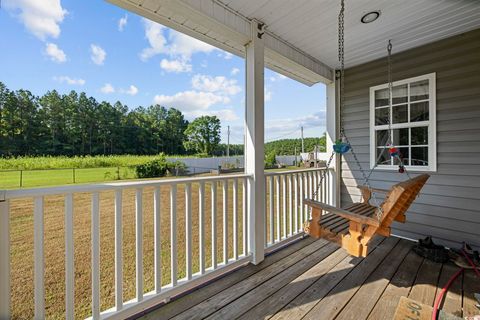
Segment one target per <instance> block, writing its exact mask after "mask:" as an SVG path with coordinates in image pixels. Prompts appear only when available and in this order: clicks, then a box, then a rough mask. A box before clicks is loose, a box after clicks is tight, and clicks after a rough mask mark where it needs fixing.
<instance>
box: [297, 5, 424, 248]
mask: <svg viewBox="0 0 480 320" xmlns="http://www.w3.org/2000/svg"><path fill="white" fill-rule="evenodd" d="M344 8H345V6H344V0H341V9H340V14H339V16H338V30H339V37H338V57H339V61H340V79H339V82H340V94H339V97H340V110H343V107H344ZM387 51H388V84H389V108H388V110H389V111H388V116H387V123H388V130H387V131H388V134H387V138H386V140H385V144H384V145H383V148H382V152H380V154H379V155H378V157H377V159H376V161H375V164H374V166H373V167H372V169H371V170H370V172H369V173H368V174H365V172H364V170H363V169H362V166H361V164H360V162H359V161H358V158H357V155H356V154H355V152H354V150H353V148H352V145H351V144H350V142H349V140H348V137H347V136H346V135H345V130H344V126H343V121H341V124H340V137H341V140H338V141H336V143H335V145H334V146H333V152H332V155H331V156H330V159H329V160H328V162H327V168H328V167H329V166H330V163H331V162H332V159H333V158H334V156H335V154H339V155H342V154H345V153H347V152H349V151H350V153H351V154H352V156H353V159H354V160H355V162H356V163H357V166H358V167H359V169H360V172H361V173H362V175H363V179H364V181H365V182H364V185H362V186H358V188H359V189H360V191H361V194H362V197H363V202H360V203H353V204H351V205H349V206H346V207H344V208H336V207H333V206H331V205H328V204H326V203H322V202H319V201H316V200H314V199H315V197H316V195H317V194H318V191H319V187H320V185H321V184H322V181H323V179H324V177H325V172H324V173H323V174H322V176H321V178H320V182H319V184H318V186H317V189H316V191H315V193H314V194H313V199H305V200H304V203H305V204H306V205H308V206H309V207H311V209H312V211H311V219H310V220H308V221H307V222H306V225H305V232H306V233H308V234H309V235H311V236H313V237H316V238H320V237H322V238H325V239H327V240H330V241H333V242H336V243H338V244H340V245H341V246H342V247H343V248H344V249H346V250H347V251H348V253H349V254H351V255H353V256H356V257H360V256H361V257H366V256H367V253H368V243H369V241H370V239H371V238H372V237H373V236H374V235H375V234H379V235H382V236H386V237H388V236H390V225H391V224H392V222H393V221H399V222H405V220H406V217H405V213H406V211H407V210H408V208H409V207H410V205H411V204H412V202H413V201H414V200H415V198H416V197H417V196H418V194H419V193H420V190H421V189H422V187H423V185H424V184H425V183H426V181H427V180H428V178H429V177H430V176H429V175H428V174H421V175H419V176H417V177H415V178H411V177H410V175H409V173H408V172H407V170H406V168H405V166H404V164H403V159H402V158H401V154H400V152H399V151H398V149H397V148H395V147H394V146H393V143H392V138H391V132H392V129H391V121H390V116H391V112H390V109H391V106H392V87H393V84H392V76H391V51H392V44H391V42H390V41H389V42H388V46H387ZM341 120H343V119H341ZM387 149H388V150H389V153H390V157H391V159H392V160H391V161H396V162H397V163H398V166H399V169H398V171H399V172H400V173H406V174H407V176H408V178H409V179H408V180H406V181H403V182H400V183H397V184H395V185H394V186H392V188H391V189H390V190H384V189H378V188H372V187H371V186H370V183H369V178H370V176H371V174H372V173H373V170H374V169H375V168H376V167H377V165H378V163H379V160H380V159H381V158H382V156H383V153H384V152H385V150H387ZM376 193H383V194H385V200H384V201H383V202H382V203H381V204H378V201H377V199H376V197H375V194H376ZM371 201H373V202H374V203H375V205H372V204H371ZM323 213H325V214H323Z"/></svg>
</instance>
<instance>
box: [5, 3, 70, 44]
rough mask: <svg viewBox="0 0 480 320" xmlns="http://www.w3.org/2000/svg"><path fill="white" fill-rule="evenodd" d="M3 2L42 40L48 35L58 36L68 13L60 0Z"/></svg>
mask: <svg viewBox="0 0 480 320" xmlns="http://www.w3.org/2000/svg"><path fill="white" fill-rule="evenodd" d="M3 4H4V5H5V8H7V9H8V10H9V11H11V12H13V13H14V14H15V15H17V17H18V19H19V20H20V21H21V22H22V23H23V24H24V25H25V28H26V29H27V30H28V31H29V32H31V33H32V34H33V35H35V36H36V37H37V38H39V39H40V40H42V41H44V40H46V39H47V37H52V38H58V36H59V35H60V32H61V30H60V23H61V22H62V21H63V19H64V18H65V15H66V14H67V13H68V12H67V10H65V9H63V8H62V5H61V3H60V0H42V1H39V0H4V1H3Z"/></svg>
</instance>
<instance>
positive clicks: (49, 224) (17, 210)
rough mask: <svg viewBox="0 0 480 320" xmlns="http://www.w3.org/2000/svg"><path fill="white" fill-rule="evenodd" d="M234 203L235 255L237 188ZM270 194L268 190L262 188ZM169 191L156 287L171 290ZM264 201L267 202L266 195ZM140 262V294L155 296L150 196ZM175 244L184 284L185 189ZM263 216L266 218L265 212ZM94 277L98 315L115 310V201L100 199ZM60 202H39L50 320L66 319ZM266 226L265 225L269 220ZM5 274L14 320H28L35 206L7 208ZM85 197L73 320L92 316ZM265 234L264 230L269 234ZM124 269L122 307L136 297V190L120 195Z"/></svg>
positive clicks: (165, 191) (77, 231)
mask: <svg viewBox="0 0 480 320" xmlns="http://www.w3.org/2000/svg"><path fill="white" fill-rule="evenodd" d="M238 190H239V197H238V199H239V201H238V230H239V232H238V234H237V236H238V240H239V241H238V243H239V253H242V252H243V247H242V241H241V239H242V236H243V233H242V232H243V231H242V230H243V227H242V221H243V220H242V218H243V211H242V187H241V183H239V188H238ZM267 190H268V188H267ZM169 193H170V187H167V186H166V187H162V188H161V212H162V216H161V229H162V232H161V234H162V235H164V236H163V238H162V239H161V252H162V283H163V284H164V285H165V284H168V283H169V282H170V238H169V234H170V215H169V214H170V203H169ZM198 198H199V196H198V185H197V184H193V185H192V218H193V221H192V231H193V232H192V234H193V271H194V272H197V271H198V270H199V267H198V261H199V260H198V255H199V250H198V229H199V223H198ZM267 199H268V195H267ZM232 203H233V201H232V182H230V185H229V193H228V216H229V219H228V239H229V241H228V245H229V250H228V251H229V255H230V257H233V252H232V247H233V234H232ZM143 204H144V205H143V232H144V235H143V254H144V260H143V262H144V273H143V274H144V281H145V284H144V291H145V292H149V291H151V290H152V289H153V280H154V272H153V266H154V265H153V189H152V188H145V189H144V190H143ZM176 205H177V239H178V240H177V241H178V242H177V244H178V252H177V254H178V265H179V268H178V271H179V278H182V277H184V276H185V206H184V205H185V194H184V185H182V184H180V185H178V190H177V202H176ZM216 206H217V226H216V231H217V238H218V239H217V245H218V251H217V257H218V262H220V261H221V259H222V256H223V247H222V243H223V242H222V240H221V239H222V237H223V234H222V225H223V203H222V188H221V185H219V186H218V190H217V202H216ZM267 212H268V210H267ZM100 213H101V217H100V237H101V240H100V245H101V251H100V260H101V266H100V270H101V271H100V272H101V286H100V287H101V308H102V310H105V309H107V308H110V307H112V306H113V305H114V194H113V192H102V193H101V194H100ZM64 219H65V217H64V200H63V197H61V196H49V197H46V198H45V217H44V221H45V266H46V269H45V288H46V295H45V297H46V315H47V318H49V319H61V318H65V314H64V312H65V311H64V290H65V237H64V221H65V220H64ZM267 221H268V220H267ZM10 223H11V266H12V269H11V272H12V283H11V285H12V308H13V310H12V311H13V317H14V318H15V319H31V318H32V317H33V200H32V199H27V200H13V201H12V202H11V222H10ZM90 230H91V195H90V194H75V196H74V246H75V252H74V257H75V317H76V318H79V319H82V318H85V317H87V316H89V315H90V310H91V265H90V263H91V262H90V261H91V231H90ZM267 230H269V228H268V227H267ZM211 234H212V227H211V184H210V183H207V184H206V188H205V240H206V241H205V253H206V267H209V266H210V265H211V260H212V254H211ZM123 259H124V261H123V268H124V282H123V285H124V290H123V294H124V301H127V300H129V299H132V298H134V296H135V190H133V189H132V190H126V191H124V194H123Z"/></svg>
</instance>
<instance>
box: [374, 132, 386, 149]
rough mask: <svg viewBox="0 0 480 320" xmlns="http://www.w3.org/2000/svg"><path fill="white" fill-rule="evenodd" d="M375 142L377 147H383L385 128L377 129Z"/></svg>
mask: <svg viewBox="0 0 480 320" xmlns="http://www.w3.org/2000/svg"><path fill="white" fill-rule="evenodd" d="M376 133H377V140H376V141H377V142H376V145H377V147H378V146H380V147H383V146H384V145H385V143H386V142H387V134H388V132H387V130H378V131H377V132H376Z"/></svg>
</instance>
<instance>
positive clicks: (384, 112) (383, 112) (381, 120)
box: [375, 107, 388, 126]
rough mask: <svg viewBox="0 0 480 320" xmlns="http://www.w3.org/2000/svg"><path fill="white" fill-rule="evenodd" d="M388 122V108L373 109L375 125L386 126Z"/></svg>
mask: <svg viewBox="0 0 480 320" xmlns="http://www.w3.org/2000/svg"><path fill="white" fill-rule="evenodd" d="M387 121H388V107H386V108H379V109H375V125H377V126H378V125H383V124H387Z"/></svg>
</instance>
